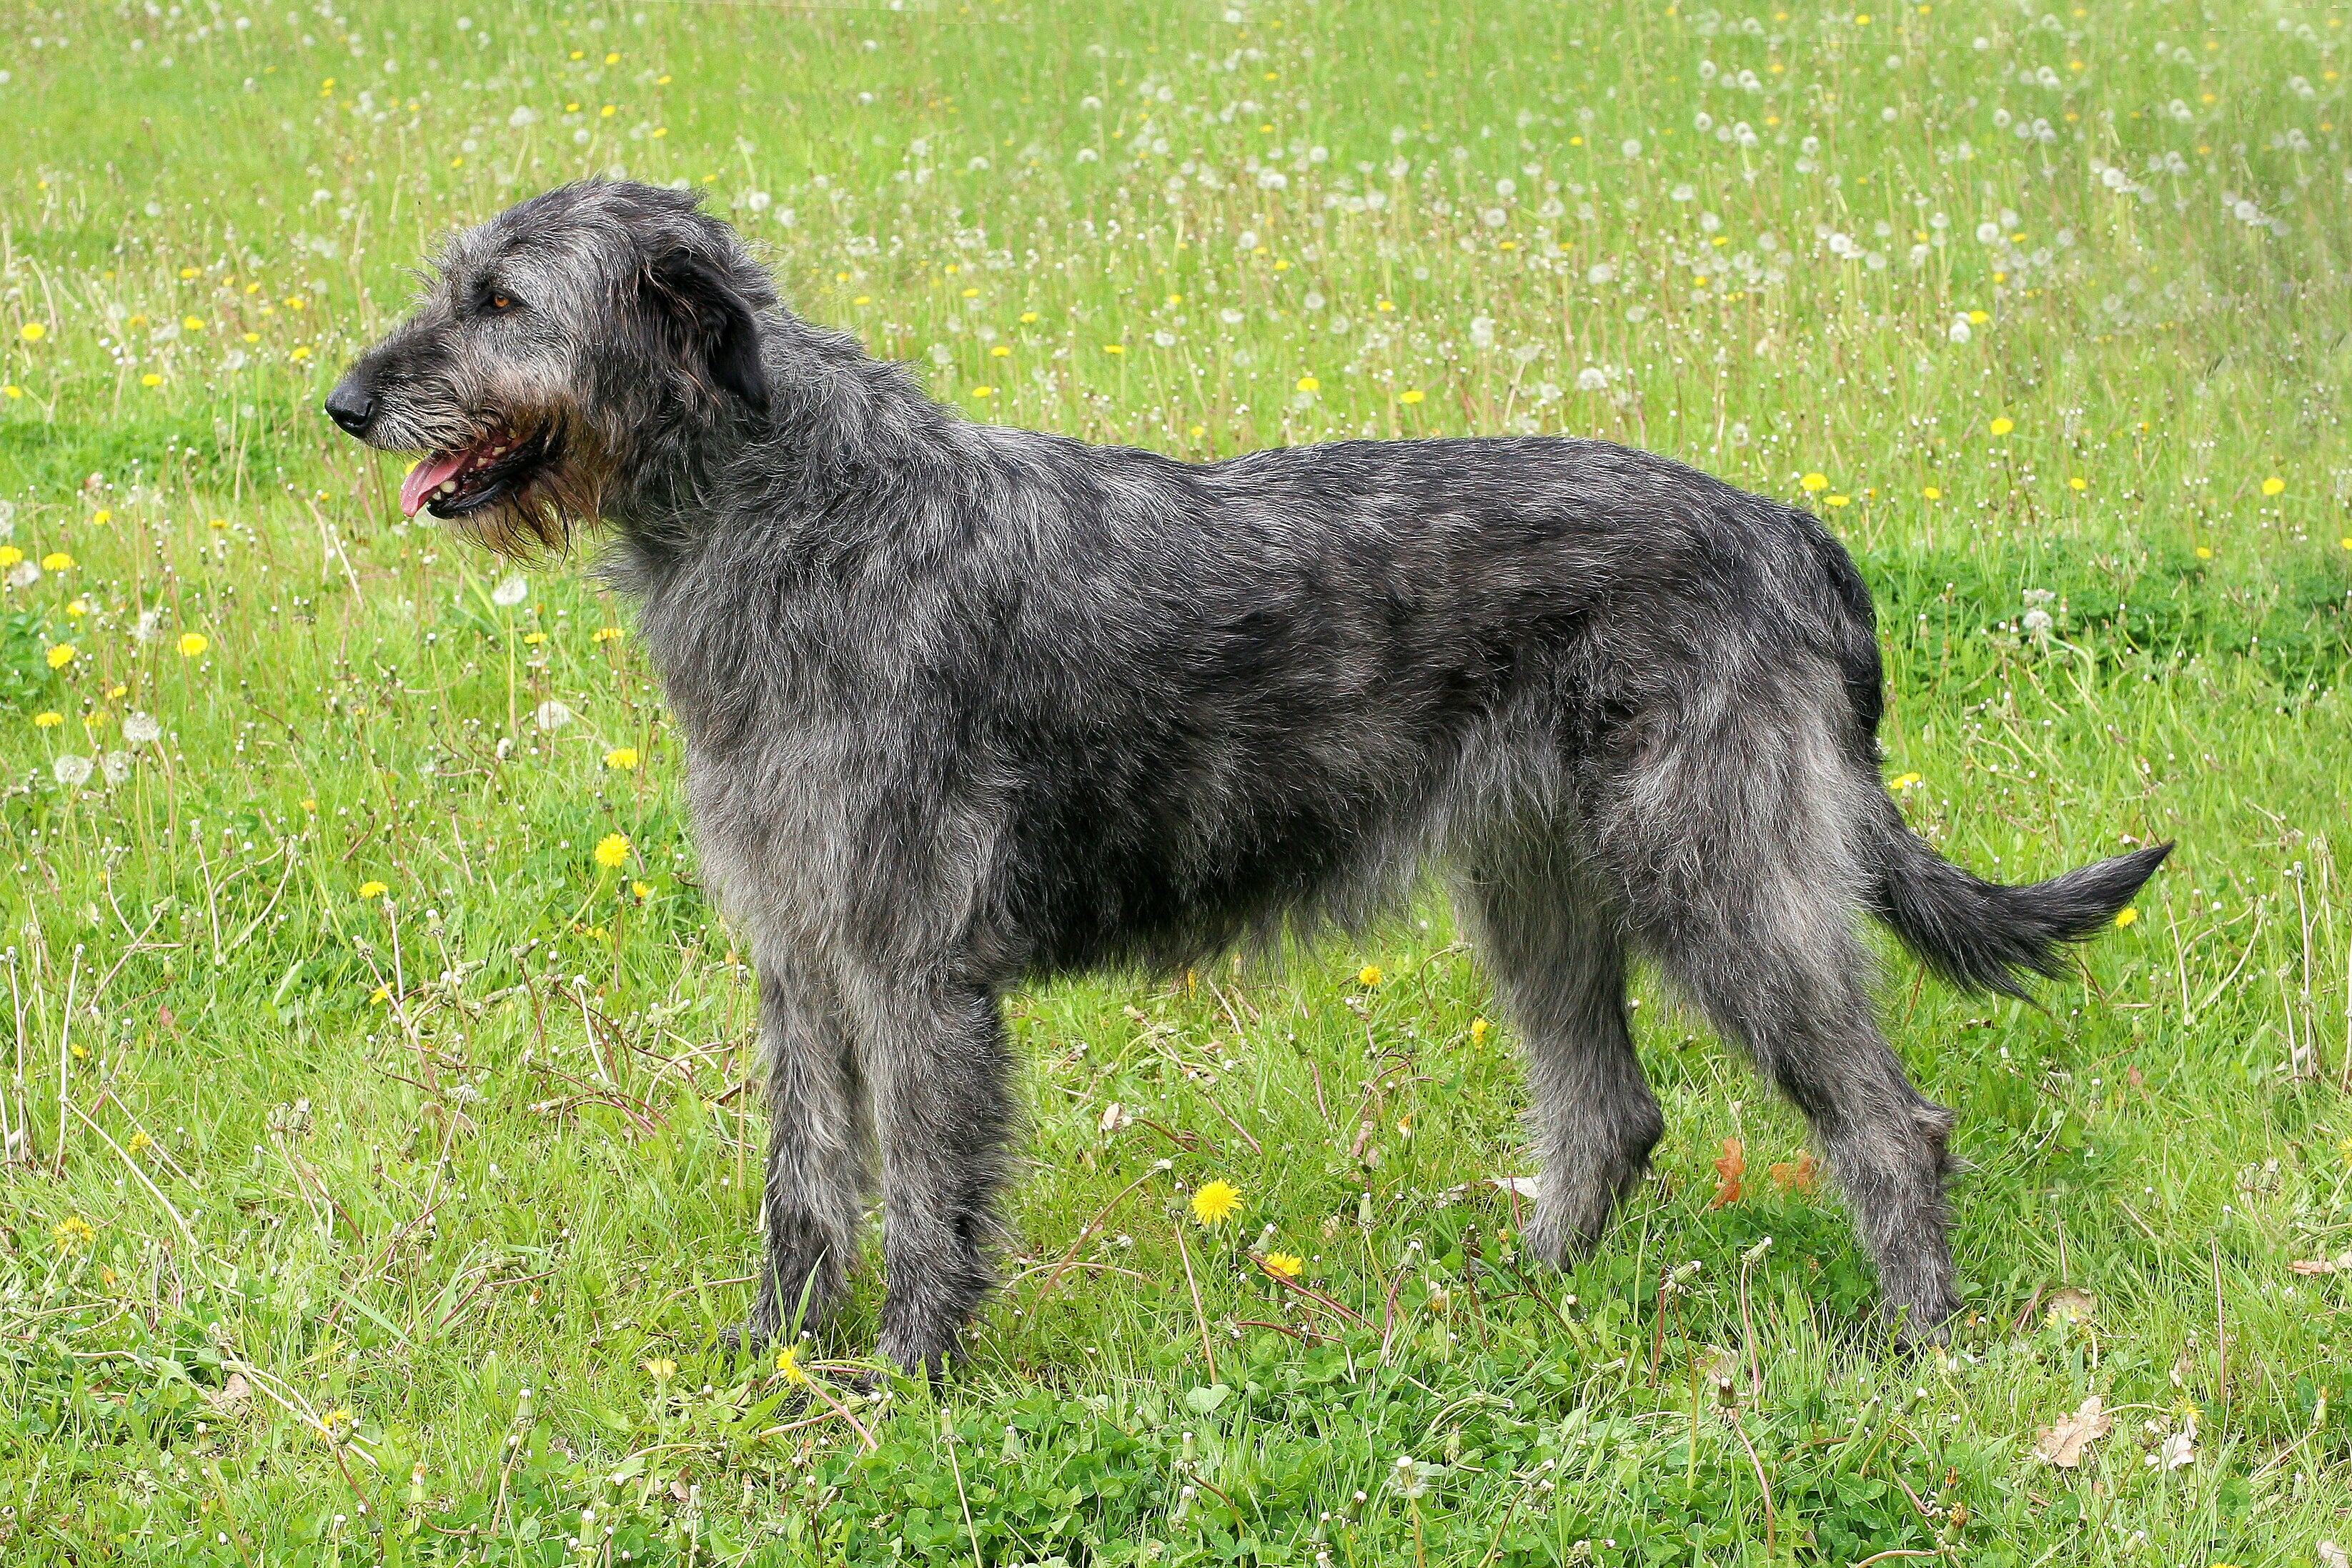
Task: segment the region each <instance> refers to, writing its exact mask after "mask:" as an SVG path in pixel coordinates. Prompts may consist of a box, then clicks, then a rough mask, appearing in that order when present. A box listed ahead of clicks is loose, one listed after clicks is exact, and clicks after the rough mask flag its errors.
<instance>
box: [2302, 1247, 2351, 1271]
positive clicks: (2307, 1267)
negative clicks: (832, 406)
mask: <svg viewBox="0 0 2352 1568" xmlns="http://www.w3.org/2000/svg"><path fill="white" fill-rule="evenodd" d="M2287 1267H2288V1268H2292V1269H2294V1271H2295V1272H2296V1273H2297V1274H2352V1252H2339V1253H2337V1254H2336V1256H2335V1257H2333V1258H2296V1259H2295V1260H2294V1262H2292V1263H2290V1264H2288V1265H2287Z"/></svg>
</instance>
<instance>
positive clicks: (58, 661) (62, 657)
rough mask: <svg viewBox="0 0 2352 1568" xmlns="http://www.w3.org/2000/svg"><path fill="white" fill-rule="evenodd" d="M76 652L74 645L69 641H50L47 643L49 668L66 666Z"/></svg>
mask: <svg viewBox="0 0 2352 1568" xmlns="http://www.w3.org/2000/svg"><path fill="white" fill-rule="evenodd" d="M76 652H77V650H76V649H75V647H74V645H73V644H71V643H69V642H61V643H51V644H50V645H49V656H48V657H49V668H51V669H63V668H65V667H66V666H68V665H69V664H71V663H72V662H73V661H74V657H75V654H76Z"/></svg>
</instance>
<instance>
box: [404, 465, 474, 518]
mask: <svg viewBox="0 0 2352 1568" xmlns="http://www.w3.org/2000/svg"><path fill="white" fill-rule="evenodd" d="M465 462H466V454H465V453H463V452H443V453H436V454H435V455H434V456H432V457H430V458H425V460H424V461H423V462H420V463H418V464H417V465H416V467H415V468H411V469H409V470H408V477H407V478H406V479H403V480H401V481H400V515H401V516H403V517H415V515H416V511H417V509H418V508H419V507H422V506H423V505H424V504H425V498H426V497H428V496H430V495H431V494H432V493H433V492H434V491H435V490H437V489H440V488H441V487H442V486H443V485H445V484H446V483H448V481H449V479H450V478H451V476H453V475H455V474H456V473H457V470H458V469H459V468H463V467H464V466H465Z"/></svg>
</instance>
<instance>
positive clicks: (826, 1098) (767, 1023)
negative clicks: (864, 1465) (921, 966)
mask: <svg viewBox="0 0 2352 1568" xmlns="http://www.w3.org/2000/svg"><path fill="white" fill-rule="evenodd" d="M760 1032H761V1045H762V1047H764V1051H765V1054H766V1057H767V1071H768V1167H767V1173H766V1176H765V1179H764V1180H763V1182H762V1184H761V1194H760V1209H761V1215H760V1217H761V1232H762V1233H763V1235H764V1237H765V1238H766V1247H765V1251H766V1256H765V1258H763V1259H762V1260H761V1266H760V1291H759V1298H758V1304H757V1305H756V1306H754V1307H753V1308H752V1310H751V1321H750V1322H749V1323H748V1324H746V1325H745V1328H744V1338H745V1339H746V1340H747V1341H749V1342H751V1344H752V1345H754V1346H758V1345H762V1344H765V1343H766V1342H769V1341H770V1340H772V1339H774V1338H775V1337H776V1336H777V1335H778V1334H779V1333H784V1332H790V1331H791V1330H792V1329H793V1325H794V1324H795V1322H798V1323H799V1324H801V1325H802V1326H803V1327H808V1328H818V1327H822V1326H823V1325H824V1322H825V1321H826V1320H827V1319H829V1318H830V1317H831V1316H832V1315H833V1313H834V1311H835V1309H837V1308H838V1307H839V1306H840V1305H841V1303H842V1301H843V1300H844V1298H845V1296H846V1295H847V1291H848V1286H847V1279H846V1276H847V1273H848V1270H849V1267H850V1264H851V1263H852V1262H853V1261H854V1260H855V1259H856V1255H857V1233H858V1228H859V1220H860V1218H861V1217H862V1210H863V1208H864V1204H865V1196H866V1186H867V1184H868V1168H869V1166H868V1155H869V1151H870V1150H871V1148H872V1144H873V1133H872V1121H871V1116H870V1112H869V1110H868V1105H867V1095H866V1084H865V1082H864V1080H863V1078H862V1076H861V1074H860V1072H859V1070H858V1065H857V1056H856V1051H855V1049H854V1048H853V1047H852V1045H851V1039H850V1036H849V1033H848V1029H847V1026H846V1021H845V1018H844V1017H843V1016H842V1011H841V1006H840V1003H839V999H838V997H837V996H836V994H835V991H834V989H833V987H832V986H831V985H830V984H826V983H825V981H824V977H823V976H822V975H821V974H819V973H816V972H815V971H814V968H813V967H811V966H809V965H806V964H803V963H800V962H798V961H793V960H787V961H784V962H780V963H768V962H765V961H763V962H762V963H761V973H760Z"/></svg>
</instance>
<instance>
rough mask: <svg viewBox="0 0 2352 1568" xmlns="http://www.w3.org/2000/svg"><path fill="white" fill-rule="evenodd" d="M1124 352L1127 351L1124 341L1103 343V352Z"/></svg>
mask: <svg viewBox="0 0 2352 1568" xmlns="http://www.w3.org/2000/svg"><path fill="white" fill-rule="evenodd" d="M1126 352H1127V345H1126V344H1125V343H1105V344H1103V353H1107V354H1123V353H1126Z"/></svg>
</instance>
